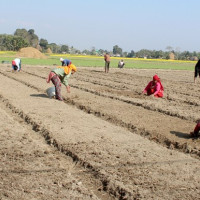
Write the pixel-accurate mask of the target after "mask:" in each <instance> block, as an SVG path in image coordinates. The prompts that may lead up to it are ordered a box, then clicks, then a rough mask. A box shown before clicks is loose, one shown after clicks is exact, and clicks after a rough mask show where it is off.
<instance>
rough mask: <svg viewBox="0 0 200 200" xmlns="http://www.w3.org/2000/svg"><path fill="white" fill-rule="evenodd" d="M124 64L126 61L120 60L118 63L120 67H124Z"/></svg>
mask: <svg viewBox="0 0 200 200" xmlns="http://www.w3.org/2000/svg"><path fill="white" fill-rule="evenodd" d="M124 65H125V63H124V61H123V60H120V61H119V63H118V68H123V67H124Z"/></svg>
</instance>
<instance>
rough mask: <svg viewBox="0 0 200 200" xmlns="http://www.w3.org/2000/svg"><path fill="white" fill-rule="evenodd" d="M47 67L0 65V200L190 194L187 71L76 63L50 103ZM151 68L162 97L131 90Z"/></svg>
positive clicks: (194, 92)
mask: <svg viewBox="0 0 200 200" xmlns="http://www.w3.org/2000/svg"><path fill="white" fill-rule="evenodd" d="M50 69H52V67H47V66H22V71H21V72H19V73H11V66H7V65H0V77H1V81H2V84H1V88H0V104H1V109H0V113H1V115H0V123H1V129H0V130H1V132H0V134H1V135H0V158H1V164H0V179H1V181H0V199H104V200H107V199H170V200H171V199H176V200H177V199H200V198H199V196H200V175H199V174H200V173H199V172H200V160H199V158H200V139H192V138H190V137H189V132H190V131H192V130H193V128H194V126H195V121H196V120H197V119H198V118H199V111H200V108H199V104H200V103H199V97H200V94H199V90H200V87H199V84H200V82H199V83H197V84H194V83H193V72H188V71H171V70H136V69H133V70H130V69H129V70H128V69H111V71H110V73H109V74H105V73H104V72H103V69H101V68H83V67H82V68H81V67H80V68H78V72H77V73H75V74H74V75H73V76H71V78H70V85H71V93H70V94H68V93H67V92H66V90H65V88H64V86H63V87H62V95H63V97H64V99H65V100H64V102H60V101H57V100H55V99H49V98H48V97H47V96H46V94H45V90H46V89H47V88H48V87H50V86H52V84H47V83H46V82H45V79H46V77H47V75H48V73H49V71H50ZM155 73H157V74H158V75H159V76H160V77H161V78H162V83H163V85H164V87H165V93H164V95H165V96H164V98H163V99H155V98H152V97H147V96H143V95H141V91H142V90H143V89H144V87H145V85H146V84H147V83H148V81H150V80H151V79H152V76H153V75H154V74H155Z"/></svg>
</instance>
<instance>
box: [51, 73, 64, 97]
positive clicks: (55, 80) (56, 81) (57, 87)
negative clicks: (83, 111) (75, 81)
mask: <svg viewBox="0 0 200 200" xmlns="http://www.w3.org/2000/svg"><path fill="white" fill-rule="evenodd" d="M51 81H52V83H53V84H54V85H55V91H56V99H58V100H60V101H63V98H62V96H61V82H60V78H59V76H58V75H55V76H53V77H52V78H51Z"/></svg>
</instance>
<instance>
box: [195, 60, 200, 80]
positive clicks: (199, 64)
mask: <svg viewBox="0 0 200 200" xmlns="http://www.w3.org/2000/svg"><path fill="white" fill-rule="evenodd" d="M198 75H199V77H200V59H199V60H198V62H197V64H196V65H195V70H194V83H195V82H196V78H197V76H198Z"/></svg>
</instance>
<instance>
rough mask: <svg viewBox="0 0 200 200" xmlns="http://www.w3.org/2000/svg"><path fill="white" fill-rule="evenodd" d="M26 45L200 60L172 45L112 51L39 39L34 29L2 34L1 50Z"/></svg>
mask: <svg viewBox="0 0 200 200" xmlns="http://www.w3.org/2000/svg"><path fill="white" fill-rule="evenodd" d="M24 47H34V48H37V49H38V50H40V51H41V52H43V53H71V54H83V55H104V54H105V53H110V54H111V55H112V56H117V57H127V58H134V57H137V58H152V59H175V60H198V59H199V58H200V52H196V51H193V52H189V51H183V52H180V51H179V50H178V49H176V50H174V49H173V48H172V47H170V46H168V47H166V51H162V50H148V49H141V50H139V51H137V52H136V51H134V50H131V51H130V52H126V51H123V50H122V48H121V47H119V46H118V45H115V46H113V49H112V51H108V50H105V49H96V48H95V47H92V48H91V49H90V50H88V49H85V50H83V51H80V50H78V49H76V48H74V47H73V46H69V45H66V44H63V45H58V44H56V43H48V41H47V40H46V39H44V38H41V39H39V37H38V36H37V35H36V34H35V31H34V29H30V30H26V29H16V31H15V32H14V34H13V35H7V34H0V50H1V51H19V50H20V49H21V48H24ZM170 56H172V57H170Z"/></svg>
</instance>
